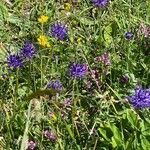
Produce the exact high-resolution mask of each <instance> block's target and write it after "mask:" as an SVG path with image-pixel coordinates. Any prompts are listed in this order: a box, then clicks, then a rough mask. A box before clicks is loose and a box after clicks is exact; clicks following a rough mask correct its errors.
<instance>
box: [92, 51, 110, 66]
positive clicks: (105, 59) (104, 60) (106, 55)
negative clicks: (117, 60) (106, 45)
mask: <svg viewBox="0 0 150 150" xmlns="http://www.w3.org/2000/svg"><path fill="white" fill-rule="evenodd" d="M94 60H95V62H100V61H101V62H102V63H104V65H106V66H109V65H110V64H111V63H110V56H109V53H108V52H105V53H104V54H103V55H101V56H98V57H96V58H94Z"/></svg>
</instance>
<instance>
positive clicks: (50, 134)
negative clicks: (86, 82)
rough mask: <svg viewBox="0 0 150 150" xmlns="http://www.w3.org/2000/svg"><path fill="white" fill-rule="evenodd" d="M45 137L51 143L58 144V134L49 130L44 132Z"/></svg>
mask: <svg viewBox="0 0 150 150" xmlns="http://www.w3.org/2000/svg"><path fill="white" fill-rule="evenodd" d="M44 136H45V137H46V138H48V139H49V140H50V141H51V142H56V140H57V136H56V134H55V133H54V132H52V131H49V130H45V131H44Z"/></svg>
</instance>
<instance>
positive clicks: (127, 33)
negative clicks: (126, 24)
mask: <svg viewBox="0 0 150 150" xmlns="http://www.w3.org/2000/svg"><path fill="white" fill-rule="evenodd" d="M125 38H126V39H127V40H132V39H133V33H132V32H126V33H125Z"/></svg>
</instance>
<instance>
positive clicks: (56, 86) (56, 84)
mask: <svg viewBox="0 0 150 150" xmlns="http://www.w3.org/2000/svg"><path fill="white" fill-rule="evenodd" d="M47 88H52V89H54V90H58V91H62V89H63V85H62V83H61V82H60V81H59V80H53V81H50V82H49V83H48V84H47Z"/></svg>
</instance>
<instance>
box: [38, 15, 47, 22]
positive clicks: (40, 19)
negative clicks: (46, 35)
mask: <svg viewBox="0 0 150 150" xmlns="http://www.w3.org/2000/svg"><path fill="white" fill-rule="evenodd" d="M47 21H48V16H44V15H42V16H40V17H39V18H38V22H40V23H42V24H43V23H46V22H47Z"/></svg>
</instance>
